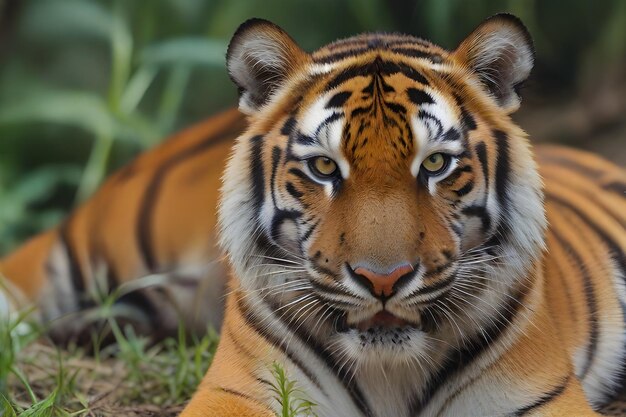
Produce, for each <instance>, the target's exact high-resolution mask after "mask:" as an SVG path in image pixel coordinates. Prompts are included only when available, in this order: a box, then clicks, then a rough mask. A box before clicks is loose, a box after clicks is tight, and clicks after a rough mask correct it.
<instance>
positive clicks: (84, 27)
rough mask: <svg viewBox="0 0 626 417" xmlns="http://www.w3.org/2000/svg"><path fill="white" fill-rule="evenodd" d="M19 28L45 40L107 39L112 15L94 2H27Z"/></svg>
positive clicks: (74, 0) (111, 24)
mask: <svg viewBox="0 0 626 417" xmlns="http://www.w3.org/2000/svg"><path fill="white" fill-rule="evenodd" d="M29 4H30V7H28V8H27V9H26V10H25V12H24V17H23V20H22V22H21V31H22V33H23V34H25V35H27V36H29V37H35V38H38V39H41V40H45V41H51V40H52V41H63V40H66V39H67V38H72V39H76V38H78V37H81V36H83V37H84V36H93V37H96V38H101V39H102V40H108V39H109V37H110V36H111V30H112V28H113V26H114V21H115V17H114V16H113V15H112V14H111V13H110V12H109V11H107V10H106V9H104V8H103V7H102V6H100V5H99V4H98V3H96V2H93V1H85V0H56V1H38V2H30V3H29Z"/></svg>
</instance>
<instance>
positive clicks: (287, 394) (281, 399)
mask: <svg viewBox="0 0 626 417" xmlns="http://www.w3.org/2000/svg"><path fill="white" fill-rule="evenodd" d="M271 371H272V375H273V376H274V381H273V382H272V391H273V393H274V398H275V399H276V401H277V402H278V404H279V405H280V409H281V411H280V413H279V414H278V417H304V416H306V417H315V416H316V414H315V413H314V411H313V410H314V408H315V406H316V404H315V403H313V402H311V401H310V400H308V399H306V393H305V392H304V391H303V390H302V389H301V388H299V387H298V386H297V384H296V381H294V380H292V379H290V378H289V376H288V375H287V372H286V371H285V368H283V366H282V365H281V364H279V363H278V362H274V363H273V364H272V369H271Z"/></svg>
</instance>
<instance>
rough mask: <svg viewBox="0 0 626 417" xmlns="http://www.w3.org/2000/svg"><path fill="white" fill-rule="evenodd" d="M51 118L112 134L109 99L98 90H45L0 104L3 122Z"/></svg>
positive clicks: (0, 122) (50, 120) (62, 122)
mask: <svg viewBox="0 0 626 417" xmlns="http://www.w3.org/2000/svg"><path fill="white" fill-rule="evenodd" d="M33 122H48V123H59V124H65V125H70V126H76V127H79V128H82V129H85V130H87V131H90V132H93V133H94V134H97V135H108V136H110V135H111V134H112V132H113V130H114V121H113V118H112V117H111V115H110V113H109V111H108V110H107V106H106V103H105V102H104V101H103V100H102V98H100V97H99V96H98V95H96V94H95V93H86V92H79V91H42V92H39V93H38V94H36V95H35V94H34V95H32V96H27V97H24V98H22V99H20V100H18V101H17V102H15V103H11V104H10V105H7V103H5V104H4V105H3V106H2V107H1V108H0V125H2V124H16V123H33Z"/></svg>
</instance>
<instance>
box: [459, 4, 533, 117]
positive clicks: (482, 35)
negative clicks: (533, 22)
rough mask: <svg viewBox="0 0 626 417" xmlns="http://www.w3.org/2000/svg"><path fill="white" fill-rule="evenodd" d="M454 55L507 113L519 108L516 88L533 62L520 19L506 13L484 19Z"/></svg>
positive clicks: (531, 46)
mask: <svg viewBox="0 0 626 417" xmlns="http://www.w3.org/2000/svg"><path fill="white" fill-rule="evenodd" d="M454 55H455V57H456V58H457V59H458V60H459V61H460V62H463V63H464V64H465V65H467V67H469V68H470V69H471V70H472V71H474V72H475V73H476V74H477V75H478V77H479V78H480V80H481V81H482V83H483V85H484V86H485V87H486V89H487V90H488V91H489V93H491V95H493V97H494V98H495V99H496V101H497V102H498V104H499V105H500V107H502V108H503V109H504V110H505V111H506V112H507V113H513V112H514V111H515V110H517V109H518V108H519V105H520V96H519V87H520V86H521V84H522V82H524V81H525V80H526V79H527V78H528V75H529V74H530V71H531V69H532V67H533V63H534V61H535V52H534V48H533V43H532V39H531V37H530V34H529V33H528V30H527V29H526V27H525V26H524V24H523V23H522V21H521V20H520V19H518V18H517V17H515V16H513V15H510V14H506V13H503V14H497V15H495V16H492V17H490V18H488V19H487V20H485V21H484V22H483V23H481V24H480V26H478V27H477V28H476V29H475V30H474V31H473V32H472V33H471V34H470V35H469V36H468V37H467V38H465V40H464V41H463V42H461V44H460V45H459V47H458V48H457V49H456V51H454Z"/></svg>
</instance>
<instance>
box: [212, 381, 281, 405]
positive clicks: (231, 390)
mask: <svg viewBox="0 0 626 417" xmlns="http://www.w3.org/2000/svg"><path fill="white" fill-rule="evenodd" d="M217 389H218V390H219V391H222V392H225V393H227V394H230V395H234V396H235V397H240V398H243V399H244V400H247V401H250V402H253V403H256V404H258V405H260V406H261V407H263V408H265V409H267V410H269V409H270V407H269V406H268V405H267V404H265V403H263V402H261V401H259V400H257V399H256V398H252V397H250V396H249V395H247V394H244V393H243V392H239V391H235V390H233V389H230V388H224V387H221V386H220V387H218V388H217Z"/></svg>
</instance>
